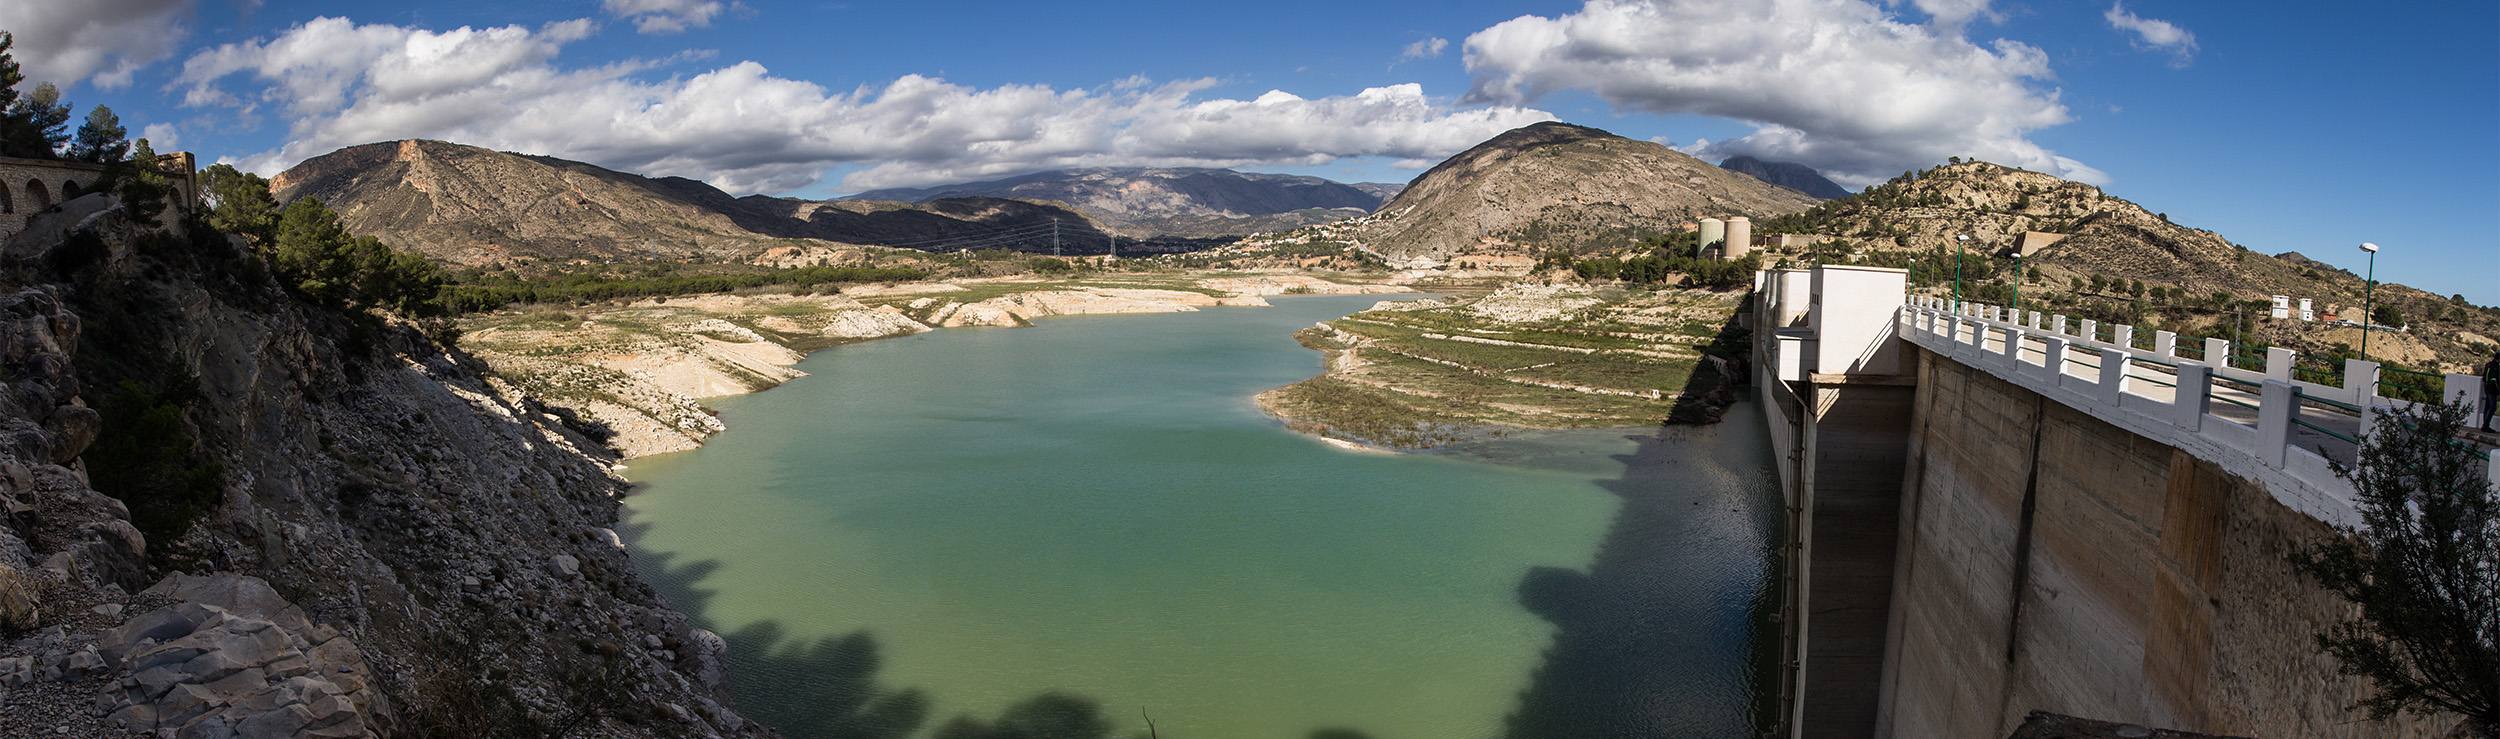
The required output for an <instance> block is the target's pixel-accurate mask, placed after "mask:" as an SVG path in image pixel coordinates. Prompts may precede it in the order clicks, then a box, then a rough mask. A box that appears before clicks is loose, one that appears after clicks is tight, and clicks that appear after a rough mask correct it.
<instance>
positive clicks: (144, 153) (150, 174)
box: [103, 139, 173, 221]
mask: <svg viewBox="0 0 2500 739" xmlns="http://www.w3.org/2000/svg"><path fill="white" fill-rule="evenodd" d="M104 180H105V181H104V183H103V184H104V185H105V186H106V187H110V188H113V189H114V190H115V191H116V192H117V194H119V195H121V199H122V207H124V208H129V209H130V214H131V215H132V216H135V217H137V218H139V219H140V220H143V221H153V220H155V219H156V216H157V214H159V213H163V212H165V203H166V201H167V200H168V199H170V197H171V195H172V193H173V182H172V181H171V180H168V179H166V178H165V173H163V172H160V171H157V169H156V150H155V149H153V148H150V147H149V146H148V140H147V139H140V140H139V141H138V142H137V143H135V144H133V145H131V149H130V154H129V157H128V158H126V159H121V160H115V161H114V163H113V167H112V168H111V169H108V170H106V171H105V173H104Z"/></svg>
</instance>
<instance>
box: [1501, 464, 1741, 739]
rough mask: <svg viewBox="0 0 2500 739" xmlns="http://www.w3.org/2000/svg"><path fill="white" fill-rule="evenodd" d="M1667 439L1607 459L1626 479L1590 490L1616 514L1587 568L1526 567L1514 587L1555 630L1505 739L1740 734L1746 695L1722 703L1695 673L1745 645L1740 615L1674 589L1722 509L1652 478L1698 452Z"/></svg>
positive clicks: (1714, 687)
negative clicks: (1611, 503)
mask: <svg viewBox="0 0 2500 739" xmlns="http://www.w3.org/2000/svg"><path fill="white" fill-rule="evenodd" d="M1675 436H1676V434H1674V433H1672V432H1665V431H1662V432H1660V433H1657V434H1655V435H1643V436H1635V437H1631V438H1632V440H1634V441H1636V442H1637V443H1638V447H1637V449H1636V450H1635V451H1634V452H1632V453H1631V454H1628V455H1618V456H1617V457H1616V458H1617V459H1619V460H1621V461H1622V462H1623V463H1624V466H1625V473H1624V475H1623V476H1622V477H1621V478H1619V479H1616V480H1609V481H1605V482H1601V483H1599V485H1600V487H1603V488H1605V489H1607V490H1608V491H1609V492H1612V493H1614V494H1615V495H1616V496H1617V497H1619V498H1621V499H1622V507H1621V509H1620V510H1619V511H1618V512H1617V514H1616V516H1615V520H1614V522H1613V523H1612V524H1611V526H1610V527H1609V529H1608V531H1607V533H1606V537H1605V539H1604V541H1603V542H1602V543H1601V544H1600V545H1599V548H1598V552H1597V556H1596V558H1595V560H1594V562H1593V564H1591V565H1590V567H1589V569H1588V570H1587V571H1585V572H1582V571H1576V570H1570V569H1564V568H1559V567H1536V568H1532V569H1530V570H1529V571H1528V572H1527V574H1526V576H1524V577H1523V578H1522V579H1521V580H1520V583H1519V588H1518V597H1519V601H1520V604H1521V605H1522V606H1524V607H1526V608H1527V609H1528V610H1529V611H1530V612H1532V613H1535V614H1537V615H1538V616H1540V617H1542V618H1544V619H1545V620H1547V621H1549V622H1552V623H1553V624H1554V625H1555V627H1556V632H1555V636H1554V641H1553V643H1552V644H1551V645H1550V646H1549V647H1548V648H1547V649H1546V651H1545V654H1544V661H1543V663H1542V664H1541V665H1540V666H1539V667H1538V668H1537V669H1536V671H1535V673H1534V675H1533V676H1532V677H1531V679H1530V683H1529V686H1528V688H1527V689H1526V690H1524V691H1522V692H1521V694H1520V702H1519V705H1518V707H1517V708H1516V709H1515V710H1514V711H1513V712H1512V713H1511V715H1510V716H1509V717H1508V719H1507V726H1506V729H1507V730H1506V732H1505V734H1504V736H1506V737H1508V739H1586V738H1591V737H1609V738H1611V737H1659V736H1715V735H1722V734H1725V735H1731V736H1734V735H1743V734H1744V733H1745V728H1744V726H1743V724H1744V722H1745V711H1746V710H1747V708H1748V705H1749V704H1748V703H1747V701H1746V698H1747V697H1748V696H1747V695H1744V692H1749V691H1740V692H1739V694H1738V695H1736V696H1733V697H1732V698H1731V697H1729V696H1727V695H1725V693H1726V690H1725V688H1724V687H1723V685H1724V684H1723V683H1722V682H1719V681H1717V680H1715V679H1714V680H1711V681H1709V682H1707V683H1702V682H1698V681H1700V680H1701V679H1702V678H1701V675H1700V674H1699V673H1697V672H1695V671H1696V670H1697V669H1703V668H1697V667H1695V666H1694V665H1695V664H1696V663H1699V662H1703V661H1706V660H1716V659H1723V658H1725V657H1726V655H1729V654H1731V653H1734V654H1742V653H1743V650H1742V649H1741V646H1742V645H1741V644H1738V645H1734V646H1731V645H1730V644H1729V643H1728V642H1729V640H1730V639H1737V640H1744V639H1747V638H1749V637H1748V634H1749V631H1748V630H1747V628H1746V627H1747V625H1748V622H1747V618H1748V617H1749V615H1750V614H1744V615H1738V614H1732V613H1729V612H1728V611H1727V609H1726V608H1724V607H1722V606H1719V605H1715V604H1706V603H1705V604H1702V605H1697V603H1703V602H1704V601H1706V600H1707V598H1708V597H1709V596H1708V594H1706V593H1697V592H1690V588H1684V587H1676V586H1675V584H1676V583H1679V582H1682V581H1688V580H1689V579H1690V577H1691V575H1692V574H1693V569H1694V563H1695V559H1696V557H1705V556H1711V555H1707V554H1696V552H1695V550H1696V549H1697V548H1702V547H1706V546H1707V544H1708V543H1709V540H1711V539H1713V538H1716V537H1711V536H1709V532H1708V531H1707V530H1706V527H1707V526H1710V525H1712V524H1710V523H1707V521H1710V520H1717V519H1719V516H1720V515H1721V514H1722V513H1724V512H1726V511H1725V508H1724V506H1725V505H1726V504H1727V501H1726V500H1725V499H1723V498H1718V497H1716V496H1713V495H1710V494H1709V493H1708V491H1704V490H1696V489H1692V488H1691V486H1688V485H1683V484H1679V483H1675V482H1671V481H1668V480H1664V479H1660V478H1661V476H1660V475H1657V474H1656V471H1657V470H1660V469H1663V468H1665V467H1666V466H1668V465H1674V464H1690V463H1693V462H1694V460H1695V457H1694V455H1695V454H1701V453H1706V452H1704V450H1699V449H1695V448H1693V447H1691V446H1689V445H1691V444H1694V443H1696V442H1695V441H1693V440H1690V439H1677V438H1674V437H1675ZM1709 451H1718V449H1717V448H1716V447H1715V446H1714V447H1711V448H1710V449H1709ZM1711 506H1719V507H1720V508H1719V509H1712V508H1711ZM1731 724H1732V725H1731Z"/></svg>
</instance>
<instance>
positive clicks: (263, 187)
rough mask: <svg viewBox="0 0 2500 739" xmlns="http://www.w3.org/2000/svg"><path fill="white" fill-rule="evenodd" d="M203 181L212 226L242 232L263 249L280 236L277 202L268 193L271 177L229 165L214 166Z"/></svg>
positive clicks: (203, 175) (232, 231)
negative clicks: (267, 178) (263, 176)
mask: <svg viewBox="0 0 2500 739" xmlns="http://www.w3.org/2000/svg"><path fill="white" fill-rule="evenodd" d="M200 180H201V187H202V188H204V189H206V190H207V191H208V192H207V196H208V201H209V210H208V225H209V227H211V228H215V229H217V230H219V231H224V232H226V233H230V234H239V235H242V236H244V237H245V238H249V239H251V240H252V243H254V244H258V245H260V246H262V247H264V248H266V247H268V246H270V245H271V244H272V242H273V241H274V240H275V239H277V236H278V201H277V199H275V198H273V197H271V196H270V194H269V181H268V180H265V179H261V177H260V175H256V174H252V173H250V172H245V171H242V170H238V169H235V168H234V166H233V165H228V164H217V165H211V166H210V167H209V168H208V169H207V170H204V171H202V172H201V173H200Z"/></svg>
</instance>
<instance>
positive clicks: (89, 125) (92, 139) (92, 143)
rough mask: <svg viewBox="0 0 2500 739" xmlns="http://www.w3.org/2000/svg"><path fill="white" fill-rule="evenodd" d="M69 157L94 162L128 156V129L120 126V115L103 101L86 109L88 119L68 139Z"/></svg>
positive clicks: (108, 161)
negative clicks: (74, 135)
mask: <svg viewBox="0 0 2500 739" xmlns="http://www.w3.org/2000/svg"><path fill="white" fill-rule="evenodd" d="M69 158H71V159H76V160H78V161H82V162H95V163H97V164H107V163H112V162H118V161H121V160H123V159H128V158H130V131H129V129H125V128H122V118H121V116H118V115H114V114H113V109H112V108H108V107H105V106H102V105H98V106H95V107H94V108H90V109H88V110H87V122H86V123H83V124H80V125H79V126H78V135H77V137H76V138H74V139H72V140H71V143H70V146H69Z"/></svg>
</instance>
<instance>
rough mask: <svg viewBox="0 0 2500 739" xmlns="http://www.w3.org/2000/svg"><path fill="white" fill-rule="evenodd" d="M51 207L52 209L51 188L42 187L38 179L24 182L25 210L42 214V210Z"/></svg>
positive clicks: (41, 181)
mask: <svg viewBox="0 0 2500 739" xmlns="http://www.w3.org/2000/svg"><path fill="white" fill-rule="evenodd" d="M51 207H52V189H51V188H48V187H44V186H43V180H40V179H32V180H27V181H26V209H27V210H29V211H34V212H42V211H43V210H45V209H48V208H51Z"/></svg>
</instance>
